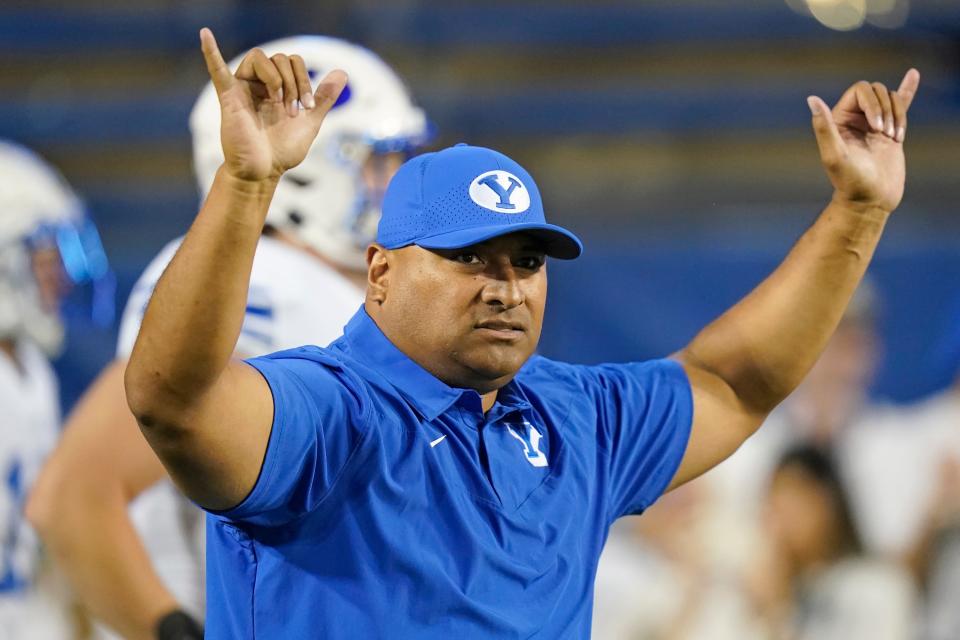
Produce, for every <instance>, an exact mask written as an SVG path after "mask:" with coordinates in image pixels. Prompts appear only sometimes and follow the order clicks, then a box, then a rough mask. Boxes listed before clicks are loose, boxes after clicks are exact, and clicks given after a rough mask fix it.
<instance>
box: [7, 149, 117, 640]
mask: <svg viewBox="0 0 960 640" xmlns="http://www.w3.org/2000/svg"><path fill="white" fill-rule="evenodd" d="M80 230H86V231H85V233H84V234H81V233H80ZM81 235H83V236H84V237H85V238H86V240H87V241H88V244H89V243H90V242H92V243H93V244H95V245H96V249H97V254H96V255H94V254H92V253H87V251H86V250H85V249H84V248H83V247H82V246H81V243H79V242H77V241H78V240H79V239H80V237H81ZM88 248H91V249H92V248H94V247H88ZM91 258H94V259H93V260H91ZM97 262H99V263H98V264H96V263H97ZM91 267H93V268H94V269H93V270H94V271H95V270H96V269H99V270H100V273H99V274H94V273H93V271H91ZM106 270H107V264H106V261H105V257H104V256H103V254H102V247H100V245H99V238H98V237H97V236H96V235H95V228H94V227H93V226H92V223H89V221H88V220H87V218H86V217H85V214H84V210H83V206H82V204H81V202H80V200H79V198H78V197H77V196H76V194H75V193H74V192H73V190H72V189H71V188H70V186H69V185H67V183H66V181H65V180H64V179H63V177H62V176H61V175H60V174H59V172H57V171H56V169H54V168H53V167H51V166H50V165H48V164H47V163H46V162H45V161H44V160H43V159H41V158H40V157H39V156H38V155H36V154H35V153H33V152H32V151H30V150H28V149H26V148H24V147H22V146H20V145H17V144H14V143H10V142H4V141H0V407H2V411H0V640H7V639H17V640H31V639H37V640H41V639H42V640H56V639H65V638H69V637H72V633H73V630H72V626H71V622H70V619H69V615H68V610H67V604H66V601H67V600H68V597H67V596H66V594H65V589H64V588H63V585H62V580H58V579H57V576H56V574H54V573H53V572H52V571H50V568H49V566H48V564H47V563H45V558H44V557H43V555H42V553H41V549H40V546H39V543H38V540H37V537H36V535H35V533H34V531H33V529H32V528H31V527H30V526H29V524H28V523H27V521H26V519H25V518H24V514H23V508H24V503H25V501H26V497H27V493H28V491H29V490H30V488H31V487H32V486H33V484H34V481H35V480H36V477H37V475H38V474H39V472H40V468H41V466H42V464H43V462H44V460H45V459H46V457H47V456H48V455H49V453H50V452H51V451H52V450H53V448H54V446H55V445H56V441H57V437H58V436H59V434H60V399H59V388H58V385H57V379H56V376H55V374H54V372H53V368H52V367H51V365H50V362H49V360H48V358H51V357H54V356H56V355H57V354H59V353H60V351H61V347H62V345H63V341H64V333H65V332H64V326H63V322H62V320H61V306H62V303H63V298H64V296H65V295H66V294H67V293H68V292H69V291H70V289H71V287H73V286H76V285H80V284H81V281H82V280H84V279H86V280H87V283H90V282H91V279H92V278H95V277H97V276H98V275H103V274H104V273H105V272H106Z"/></svg>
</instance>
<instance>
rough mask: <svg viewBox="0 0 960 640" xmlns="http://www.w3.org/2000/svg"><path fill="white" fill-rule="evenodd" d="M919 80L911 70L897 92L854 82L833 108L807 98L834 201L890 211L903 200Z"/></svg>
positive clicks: (876, 84) (916, 72)
mask: <svg viewBox="0 0 960 640" xmlns="http://www.w3.org/2000/svg"><path fill="white" fill-rule="evenodd" d="M919 84H920V73H919V72H918V71H917V70H916V69H910V70H909V71H907V73H906V75H904V77H903V81H902V82H901V83H900V88H898V89H897V90H896V91H890V90H889V89H887V87H885V86H884V85H883V84H882V83H879V82H874V83H868V82H864V81H861V82H858V83H856V84H854V85H853V86H852V87H850V88H849V89H847V91H846V93H844V94H843V96H842V97H841V98H840V100H839V102H837V104H836V106H835V107H834V108H833V110H832V111H831V110H830V109H829V107H827V104H826V103H825V102H824V101H823V100H821V99H820V98H818V97H816V96H810V97H809V98H807V102H808V103H809V105H810V111H811V112H812V113H813V130H814V133H815V134H816V137H817V146H818V147H819V148H820V160H821V162H822V163H823V166H824V168H825V169H826V171H827V176H828V177H829V178H830V182H831V183H832V184H833V188H834V200H840V201H842V202H843V203H845V204H850V205H854V206H859V207H867V208H877V209H881V210H883V211H886V212H890V211H893V210H894V209H895V208H896V207H897V205H898V204H900V200H901V198H903V186H904V180H905V177H906V170H905V164H904V156H903V141H904V138H905V136H906V131H907V111H909V109H910V103H911V102H913V97H914V95H916V93H917V87H918V86H919Z"/></svg>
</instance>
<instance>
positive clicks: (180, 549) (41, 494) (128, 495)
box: [29, 36, 429, 638]
mask: <svg viewBox="0 0 960 640" xmlns="http://www.w3.org/2000/svg"><path fill="white" fill-rule="evenodd" d="M262 50H264V51H266V52H267V55H271V56H273V60H275V61H279V63H281V64H286V67H285V68H286V69H287V71H288V72H289V69H290V68H291V67H292V65H294V64H295V65H297V66H298V68H301V70H303V71H304V72H305V73H306V74H307V80H306V81H307V82H309V78H310V77H311V76H315V75H317V74H321V73H323V72H324V70H329V69H330V68H332V67H333V65H334V64H343V65H345V66H346V67H348V68H350V69H351V73H352V81H351V85H350V87H349V93H348V92H346V91H345V92H344V93H343V94H341V96H340V100H339V102H338V104H337V105H336V106H335V108H334V109H333V110H332V111H331V113H330V117H329V121H328V125H330V126H329V127H328V128H327V129H326V130H325V132H324V135H322V136H319V137H318V139H317V140H316V141H315V142H314V144H313V145H312V147H311V151H310V153H309V154H308V155H307V157H306V159H305V161H304V162H303V163H302V164H301V165H300V166H299V167H298V170H297V171H296V172H291V173H290V174H288V175H287V176H286V177H285V178H284V180H283V182H282V183H281V184H280V186H279V187H278V189H277V193H276V197H275V198H274V200H273V203H272V204H271V207H270V215H269V220H267V230H266V231H265V234H264V237H262V238H261V239H260V240H259V242H258V245H257V249H256V266H255V267H254V268H253V274H252V277H251V281H250V286H249V291H248V292H247V300H246V310H245V314H244V320H243V328H242V331H241V332H240V334H239V336H238V338H237V343H236V346H235V349H236V351H237V353H239V354H242V355H245V356H250V355H255V354H259V353H267V352H270V351H276V350H278V349H282V348H288V347H292V346H297V345H300V344H303V343H307V342H309V343H315V344H327V343H328V342H330V341H331V340H333V339H334V338H336V337H337V336H338V335H339V334H340V332H341V331H342V327H343V325H344V324H345V323H346V321H347V320H348V319H349V318H350V316H351V315H352V314H353V313H354V312H355V311H356V309H357V307H358V306H359V305H360V304H361V302H362V300H363V296H362V291H361V290H360V289H359V287H358V286H357V285H356V284H354V283H353V282H351V280H355V279H356V276H355V274H357V273H358V269H359V268H362V267H363V266H364V249H365V248H366V244H367V242H368V241H369V239H370V238H371V237H372V233H373V231H371V229H373V230H375V227H376V222H377V220H378V219H379V209H380V200H381V199H382V195H383V191H384V189H385V188H386V184H387V182H388V181H389V179H390V177H391V176H392V175H393V173H394V172H395V171H396V168H397V167H398V166H399V165H400V164H401V162H402V161H403V159H405V157H406V155H407V154H408V153H410V152H412V151H413V150H415V149H416V148H417V147H418V146H420V145H422V144H423V143H425V142H426V139H427V137H428V134H429V131H428V123H427V121H426V118H425V116H424V114H423V112H422V110H420V109H419V108H418V107H416V106H415V105H414V104H413V102H412V100H411V98H410V95H409V93H408V91H407V89H406V87H405V86H404V85H403V82H402V81H401V80H400V78H398V77H397V76H396V74H395V73H394V72H393V70H392V69H390V68H389V66H387V65H386V64H385V63H384V62H383V61H382V60H380V59H379V58H378V57H377V56H375V55H374V54H373V53H371V52H370V51H368V50H366V49H363V48H362V47H359V46H356V45H353V44H350V43H348V42H344V41H342V40H337V39H334V38H326V37H319V36H298V37H293V38H286V39H282V40H278V41H274V42H270V43H267V44H265V45H263V48H262ZM286 54H295V55H291V56H290V57H287V55H286ZM239 62H240V60H239V59H238V60H237V61H236V62H235V63H234V66H236V65H237V64H239ZM286 88H287V96H288V98H289V99H288V101H287V103H286V106H287V108H293V107H296V106H297V103H296V96H297V92H296V87H293V86H289V87H286ZM297 108H299V107H297ZM190 126H191V131H192V133H193V142H194V166H195V169H196V174H197V182H198V185H199V187H200V189H201V191H202V192H206V190H208V189H209V188H210V185H211V183H212V182H213V179H214V176H215V174H216V172H217V169H218V168H219V166H220V165H221V164H222V162H223V152H222V150H221V146H220V109H219V105H218V102H217V94H216V91H215V90H214V88H213V86H212V84H208V86H207V87H206V88H205V89H204V90H203V92H202V93H201V95H200V97H199V99H198V100H197V103H196V105H195V107H194V109H193V112H192V113H191V117H190ZM179 245H180V240H176V241H174V242H172V243H170V244H169V245H168V246H167V247H166V248H165V249H163V250H162V251H161V252H160V254H159V255H158V256H157V257H156V258H155V259H154V261H153V262H152V263H151V264H150V265H149V266H148V267H147V269H146V270H145V272H144V274H143V275H142V276H141V278H140V280H139V281H138V283H137V284H136V286H135V287H134V290H133V292H132V294H131V296H130V300H129V302H128V304H127V309H126V312H125V313H124V316H123V321H122V324H121V327H120V337H119V341H118V346H117V358H116V360H115V362H114V363H113V364H112V365H111V366H109V367H108V368H107V369H106V370H105V371H104V372H103V373H102V374H101V376H100V377H99V379H98V380H97V381H96V382H95V383H94V384H93V386H92V387H91V388H90V390H89V391H88V392H87V394H86V396H85V397H84V398H83V399H82V401H81V402H80V403H79V404H78V406H77V408H76V410H75V411H74V412H73V413H72V415H71V416H70V418H69V420H68V425H67V430H66V434H65V437H64V440H63V442H62V444H61V446H60V447H59V448H58V450H57V451H56V453H55V454H54V456H53V457H52V458H51V460H50V463H49V464H48V465H47V467H46V468H45V470H44V474H43V476H42V477H41V480H40V482H39V483H38V487H37V489H36V490H35V491H34V492H33V494H32V495H31V500H30V505H29V507H30V508H29V513H30V516H31V519H32V520H33V522H34V523H35V525H36V526H37V528H38V529H39V530H40V532H41V534H42V536H43V538H44V540H45V541H46V542H47V544H48V545H49V547H50V549H51V550H52V551H53V553H54V555H55V557H56V559H57V561H58V563H59V564H60V565H61V566H62V567H63V568H64V569H65V571H66V572H67V574H68V576H69V577H70V579H71V581H72V583H73V585H74V587H75V589H76V591H77V593H78V594H79V596H80V598H81V599H82V601H83V603H84V604H85V605H86V607H87V608H88V609H89V610H90V611H91V612H92V613H93V614H94V616H95V617H96V618H98V619H100V620H102V621H104V622H106V624H107V625H109V626H110V627H111V628H112V629H114V630H116V631H117V632H119V633H120V634H122V635H123V636H124V637H127V638H154V637H158V638H166V637H171V638H172V637H176V638H184V637H200V636H201V634H202V631H201V629H200V625H199V623H198V622H197V621H198V620H200V619H201V618H202V614H203V610H204V602H203V589H204V585H203V565H204V559H203V552H202V551H203V549H202V548H203V542H202V532H203V529H202V523H203V520H202V518H201V517H200V512H199V510H198V509H197V508H196V507H195V506H194V505H192V504H190V503H189V501H187V500H186V499H184V498H183V497H182V496H181V495H180V494H179V492H178V491H176V489H175V488H174V487H173V485H172V484H171V483H170V482H169V480H168V479H167V476H166V473H165V472H164V470H163V467H162V466H161V465H160V463H159V461H158V460H157V458H156V455H155V454H154V453H153V452H152V451H151V450H150V449H149V447H148V446H147V445H146V443H145V442H144V440H143V437H142V436H141V435H140V433H139V430H138V429H137V427H136V423H135V421H134V419H133V416H132V415H131V414H130V411H129V409H128V408H127V406H126V401H125V399H124V393H123V386H122V379H123V378H122V377H123V370H124V367H125V366H126V359H127V357H128V356H129V353H130V349H131V348H132V346H133V342H134V339H135V338H136V335H137V331H138V329H139V326H140V321H141V319H142V316H143V310H144V308H145V306H146V303H147V300H148V299H149V297H150V294H151V292H152V290H153V287H154V286H155V284H156V282H157V279H158V278H159V277H160V275H161V274H162V272H163V270H164V269H165V268H166V266H167V263H168V262H169V261H170V258H171V257H172V256H173V254H174V252H175V251H176V250H177V247H178V246H179ZM362 277H363V276H362V274H361V276H360V278H362ZM311 291H323V292H324V294H323V295H322V296H311V295H309V292H311ZM131 502H132V509H130V511H129V513H128V509H127V507H128V504H130V503H131ZM78 532H81V533H78ZM178 634H179V635H178Z"/></svg>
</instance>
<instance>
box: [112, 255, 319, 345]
mask: <svg viewBox="0 0 960 640" xmlns="http://www.w3.org/2000/svg"><path fill="white" fill-rule="evenodd" d="M181 242H182V238H177V239H176V240H174V241H172V242H170V243H169V244H168V245H167V246H166V247H164V248H163V249H162V250H161V251H160V253H158V254H157V256H156V257H155V258H154V259H153V260H152V261H151V262H150V264H149V265H148V266H147V268H146V269H145V270H144V272H143V274H142V275H141V276H140V278H139V279H138V280H137V283H136V284H135V285H134V287H133V290H132V291H131V292H130V297H129V299H128V300H127V305H126V307H125V308H124V311H123V316H122V318H121V320H120V331H119V335H118V337H117V352H116V355H117V357H118V358H128V357H129V356H130V352H131V351H133V344H134V342H136V340H137V334H138V333H139V332H140V324H141V323H142V322H143V314H144V312H145V311H146V309H147V303H149V302H150V297H151V296H152V295H153V290H154V288H155V287H156V286H157V282H158V281H159V280H160V277H161V276H162V275H163V272H164V270H165V269H166V268H167V265H168V264H170V261H171V260H173V256H174V255H175V254H176V252H177V249H178V248H179V247H180V243H181ZM274 244H275V243H274V242H269V241H268V242H265V241H264V240H261V243H260V244H259V245H258V246H257V254H256V256H255V258H254V263H253V271H252V273H251V277H250V290H249V292H248V294H247V309H246V315H245V316H244V320H243V326H242V328H241V330H240V337H239V338H238V340H237V346H236V349H235V350H236V352H237V353H238V354H239V355H241V356H243V357H248V356H257V355H262V354H265V353H271V352H273V351H277V350H278V348H279V347H278V345H279V344H281V342H282V340H281V338H282V336H281V335H278V334H280V333H283V327H282V323H281V322H280V321H279V320H278V316H281V315H285V314H283V313H281V312H280V310H278V309H277V305H278V304H279V301H278V296H280V297H282V295H280V294H281V293H282V285H284V284H285V283H286V280H287V279H289V278H290V274H287V273H284V272H282V271H280V272H278V270H277V269H276V268H274V267H273V263H275V262H276V259H275V258H274V255H273V254H274V253H276V251H277V249H276V247H274V246H273V245H274ZM288 251H293V250H291V249H288ZM301 295H302V292H301ZM300 344H306V343H298V344H297V345H296V346H300Z"/></svg>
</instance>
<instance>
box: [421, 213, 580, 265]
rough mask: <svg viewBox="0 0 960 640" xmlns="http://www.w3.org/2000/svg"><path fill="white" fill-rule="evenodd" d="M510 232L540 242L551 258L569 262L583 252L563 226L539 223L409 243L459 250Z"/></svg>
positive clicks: (453, 233) (466, 231) (476, 229)
mask: <svg viewBox="0 0 960 640" xmlns="http://www.w3.org/2000/svg"><path fill="white" fill-rule="evenodd" d="M511 233H527V234H529V235H531V236H533V237H535V238H537V239H538V240H541V241H542V242H543V243H544V250H545V252H546V254H547V255H548V256H550V257H551V258H558V259H560V260H573V259H574V258H577V257H579V256H580V254H581V253H583V243H582V242H580V238H578V237H577V236H575V235H574V234H573V233H571V232H569V231H567V230H566V229H564V228H563V227H558V226H557V225H554V224H546V223H543V222H527V223H521V224H510V225H503V224H498V225H489V226H485V227H472V228H470V229H460V230H458V231H448V232H447V233H439V234H437V235H435V236H428V237H426V238H418V239H417V240H415V241H414V242H413V244H415V245H417V246H419V247H423V248H424V249H461V248H463V247H469V246H471V245H474V244H479V243H481V242H485V241H487V240H490V239H491V238H496V237H498V236H505V235H509V234H511Z"/></svg>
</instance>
